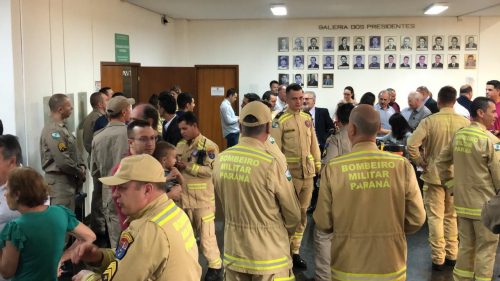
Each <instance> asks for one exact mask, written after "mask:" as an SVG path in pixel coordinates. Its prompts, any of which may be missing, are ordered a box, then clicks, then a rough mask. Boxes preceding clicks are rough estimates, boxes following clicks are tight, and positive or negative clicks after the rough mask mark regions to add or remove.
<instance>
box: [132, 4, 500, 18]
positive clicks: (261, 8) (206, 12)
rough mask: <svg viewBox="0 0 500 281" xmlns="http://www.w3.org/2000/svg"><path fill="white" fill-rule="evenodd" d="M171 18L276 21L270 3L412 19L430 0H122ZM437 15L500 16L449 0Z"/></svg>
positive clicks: (299, 12) (301, 13)
mask: <svg viewBox="0 0 500 281" xmlns="http://www.w3.org/2000/svg"><path fill="white" fill-rule="evenodd" d="M125 1H126V2H129V3H131V4H133V5H137V6H140V7H143V8H145V9H148V10H151V11H153V12H156V13H159V14H164V15H166V16H167V17H169V18H173V19H188V20H223V19H276V17H275V16H273V15H272V14H271V11H270V9H269V8H270V6H271V5H272V4H285V5H286V6H287V8H288V15H287V16H285V17H283V18H288V19H305V18H338V17H349V18H352V17H356V18H357V17H414V16H424V9H425V8H426V7H428V6H429V5H431V4H433V3H435V2H433V1H429V0H275V1H272V0H125ZM447 2H448V4H449V9H448V10H446V11H445V12H444V13H442V14H441V15H439V16H445V17H457V16H500V1H498V0H495V1H494V0H477V1H473V0H448V1H447Z"/></svg>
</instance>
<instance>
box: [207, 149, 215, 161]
mask: <svg viewBox="0 0 500 281" xmlns="http://www.w3.org/2000/svg"><path fill="white" fill-rule="evenodd" d="M207 154H208V158H210V159H212V160H213V159H215V151H214V150H209V151H208V152H207Z"/></svg>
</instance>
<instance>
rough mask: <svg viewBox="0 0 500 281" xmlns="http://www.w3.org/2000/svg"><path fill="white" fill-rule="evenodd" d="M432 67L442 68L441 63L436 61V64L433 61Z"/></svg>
mask: <svg viewBox="0 0 500 281" xmlns="http://www.w3.org/2000/svg"><path fill="white" fill-rule="evenodd" d="M432 68H443V64H442V63H438V64H436V63H433V64H432Z"/></svg>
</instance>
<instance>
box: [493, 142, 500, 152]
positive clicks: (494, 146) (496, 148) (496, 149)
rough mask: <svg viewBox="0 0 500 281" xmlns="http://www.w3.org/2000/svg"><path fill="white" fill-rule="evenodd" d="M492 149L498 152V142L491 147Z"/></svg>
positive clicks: (499, 148)
mask: <svg viewBox="0 0 500 281" xmlns="http://www.w3.org/2000/svg"><path fill="white" fill-rule="evenodd" d="M493 148H494V149H495V151H500V142H497V143H495V144H494V145H493Z"/></svg>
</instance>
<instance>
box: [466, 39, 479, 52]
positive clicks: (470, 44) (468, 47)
mask: <svg viewBox="0 0 500 281" xmlns="http://www.w3.org/2000/svg"><path fill="white" fill-rule="evenodd" d="M465 49H466V50H475V49H477V44H476V43H474V36H469V37H468V38H467V44H465Z"/></svg>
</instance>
